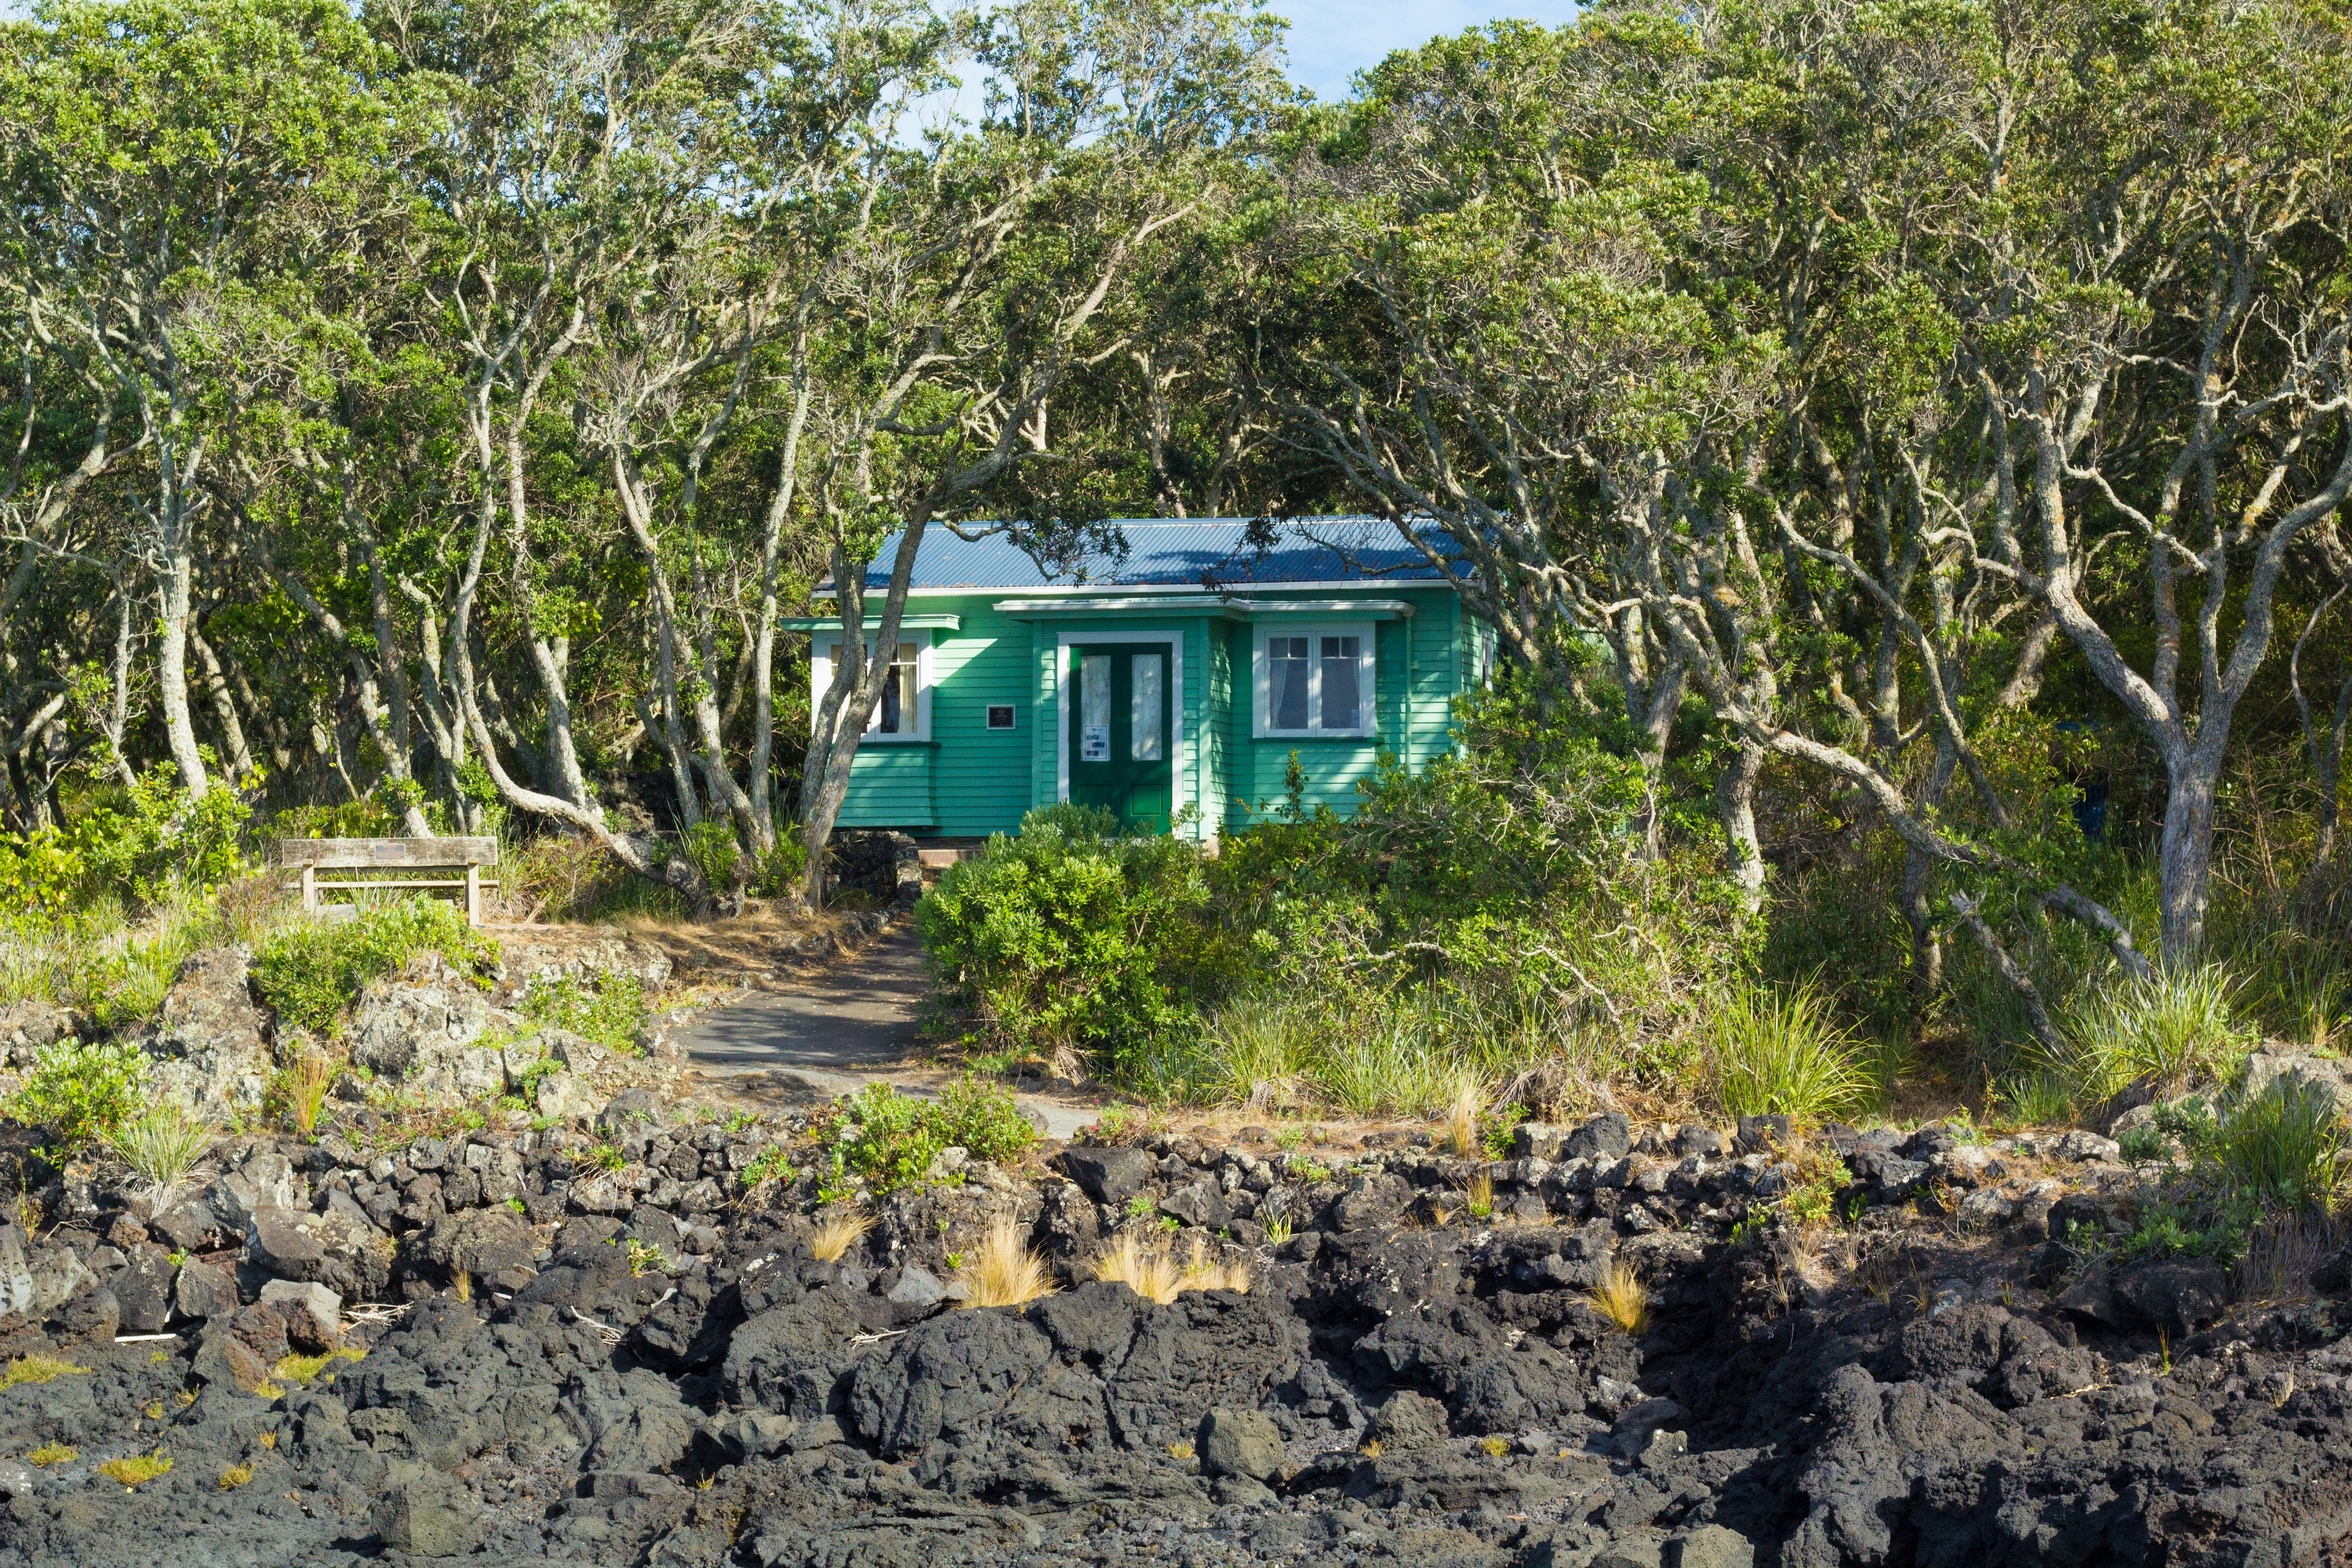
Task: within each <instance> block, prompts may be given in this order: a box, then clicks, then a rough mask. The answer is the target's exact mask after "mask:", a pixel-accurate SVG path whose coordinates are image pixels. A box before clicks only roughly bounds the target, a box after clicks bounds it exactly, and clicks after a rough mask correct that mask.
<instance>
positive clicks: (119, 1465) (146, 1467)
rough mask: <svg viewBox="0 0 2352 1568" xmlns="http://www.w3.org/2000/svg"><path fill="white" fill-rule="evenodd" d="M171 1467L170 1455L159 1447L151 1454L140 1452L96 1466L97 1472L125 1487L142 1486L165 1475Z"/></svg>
mask: <svg viewBox="0 0 2352 1568" xmlns="http://www.w3.org/2000/svg"><path fill="white" fill-rule="evenodd" d="M171 1468H172V1456H171V1455H169V1454H167V1453H165V1452H163V1450H162V1449H161V1448H158V1449H156V1450H155V1451H154V1452H153V1453H152V1454H140V1455H136V1456H133V1457H131V1458H121V1459H109V1460H107V1461H106V1463H104V1464H102V1465H100V1466H99V1467H98V1473H99V1474H100V1475H102V1476H106V1477H108V1478H110V1479H113V1480H118V1481H121V1483H122V1484H123V1485H124V1486H126V1487H136V1486H144V1485H145V1484H146V1483H147V1482H149V1481H152V1480H153V1479H155V1478H156V1477H158V1476H162V1475H167V1474H169V1473H170V1471H171Z"/></svg>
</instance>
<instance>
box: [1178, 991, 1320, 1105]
mask: <svg viewBox="0 0 2352 1568" xmlns="http://www.w3.org/2000/svg"><path fill="white" fill-rule="evenodd" d="M1203 1045H1204V1047H1205V1048H1206V1050H1207V1052H1208V1056H1209V1062H1210V1068H1209V1070H1208V1071H1207V1072H1206V1073H1205V1074H1204V1075H1203V1077H1204V1078H1205V1079H1207V1082H1206V1083H1205V1085H1204V1086H1203V1087H1205V1088H1206V1089H1208V1090H1209V1092H1210V1093H1211V1094H1212V1095H1213V1096H1214V1097H1215V1098H1217V1099H1220V1100H1233V1101H1234V1102H1236V1103H1239V1104H1242V1105H1247V1106H1251V1107H1254V1108H1262V1109H1278V1108H1281V1107H1285V1106H1288V1105H1292V1104H1295V1103H1296V1102H1297V1100H1298V1099H1299V1097H1300V1096H1301V1095H1302V1094H1303V1093H1305V1092H1306V1089H1307V1083H1308V1079H1309V1077H1310V1075H1311V1074H1312V1072H1313V1070H1314V1067H1315V1037H1314V1034H1313V1032H1312V1030H1310V1029H1309V1028H1308V1027H1307V1020H1306V1019H1305V1018H1304V1017H1303V1016H1301V1015H1300V1013H1299V1012H1298V1011H1297V1009H1296V1008H1293V1007H1289V1006H1286V1005H1284V1004H1283V1003H1281V1002H1280V1001H1277V1000H1276V999H1275V998H1273V997H1270V996H1264V995H1254V996H1245V997H1243V998H1242V999H1240V1000H1239V1001H1236V1002H1234V1003H1232V1004H1231V1005H1227V1006H1226V1007H1224V1008H1223V1009H1222V1010H1220V1011H1219V1012H1218V1013H1217V1015H1216V1016H1214V1017H1213V1018H1212V1019H1210V1021H1209V1026H1208V1028H1207V1030H1206V1031H1205V1033H1204V1035H1203Z"/></svg>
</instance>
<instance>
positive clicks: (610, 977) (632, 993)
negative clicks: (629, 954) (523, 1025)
mask: <svg viewBox="0 0 2352 1568" xmlns="http://www.w3.org/2000/svg"><path fill="white" fill-rule="evenodd" d="M522 1016H524V1017H526V1018H529V1019H530V1021H531V1022H532V1023H534V1024H538V1025H540V1026H542V1027H546V1028H555V1029H568V1030H570V1031H571V1032H572V1033H573V1034H575V1035H579V1036H583V1037H585V1038H587V1039H591V1040H593V1041H594V1042H595V1043H596V1044H598V1045H600V1046H603V1047H604V1048H605V1049H606V1050H610V1051H618V1052H621V1053H623V1054H624V1055H627V1056H635V1055H636V1054H637V1033H638V1031H639V1030H641V1029H643V1028H644V1027H645V1026H646V1019H647V1018H649V1017H651V1016H653V1008H652V1006H651V1005H648V1004H647V1003H646V988H645V983H644V982H643V981H641V980H639V979H638V978H637V977H636V976H635V975H634V974H600V975H598V976H597V977H596V980H595V982H594V984H590V985H583V984H580V982H579V981H577V980H575V979H573V978H572V976H571V975H569V974H564V975H558V976H556V977H555V978H553V979H551V980H543V981H540V982H537V983H535V984H533V985H532V986H531V987H530V990H529V991H527V992H525V993H524V994H523V999H522Z"/></svg>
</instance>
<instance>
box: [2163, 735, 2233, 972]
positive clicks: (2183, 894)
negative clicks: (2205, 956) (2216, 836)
mask: <svg viewBox="0 0 2352 1568" xmlns="http://www.w3.org/2000/svg"><path fill="white" fill-rule="evenodd" d="M2211 722H2212V721H2210V720H2209V721H2208V723H2209V724H2210V723H2211ZM2198 739H2199V741H2200V742H2203V741H2204V740H2206V739H2207V737H2206V736H2205V735H2202V734H2200V736H2199V737H2198ZM2208 751H2209V748H2208V747H2207V746H2205V745H2203V744H2201V743H2200V745H2198V746H2196V747H2194V748H2193V749H2191V751H2190V752H2189V755H2188V756H2187V757H2186V758H2185V759H2183V760H2182V762H2181V763H2180V764H2179V766H2178V767H2174V768H2170V769H2168V770H2167V773H2168V775H2169V777H2168V782H2169V784H2170V791H2169V793H2168V795H2167V797H2166V799H2165V803H2164V831H2163V835H2162V837H2160V838H2159V839H2158V847H2157V867H2158V875H2159V878H2160V879H2161V882H2162V888H2163V891H2162V894H2161V898H2162V904H2161V911H2162V920H2161V924H2160V926H2159V928H2158V929H2159V931H2161V933H2162V943H2161V946H2162V949H2163V953H2164V961H2165V963H2168V964H2181V963H2187V962H2189V960H2190V959H2192V958H2194V957H2195V956H2196V954H2197V950H2198V949H2199V948H2200V947H2201V946H2203V945H2204V942H2205V904H2206V900H2207V897H2208V894H2209V892H2210V889H2211V884H2212V874H2213V817H2214V808H2215V805H2217V799H2218V795H2219V787H2218V786H2219V784H2220V776H2219V775H2220V773H2221V768H2220V766H2219V762H2220V753H2221V747H2220V746H2213V747H2210V752H2211V753H2212V755H2211V756H2210V758H2209V757H2208V755H2207V752H2208Z"/></svg>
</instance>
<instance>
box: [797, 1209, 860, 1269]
mask: <svg viewBox="0 0 2352 1568" xmlns="http://www.w3.org/2000/svg"><path fill="white" fill-rule="evenodd" d="M873 1228H874V1216H873V1215H870V1214H861V1213H859V1212H858V1211H857V1210H856V1209H835V1210H834V1211H833V1212H832V1213H831V1214H829V1215H825V1216H824V1220H823V1221H821V1222H820V1223H819V1224H818V1226H817V1227H816V1239H815V1240H814V1241H812V1242H811V1243H810V1244H809V1250H810V1251H812V1252H814V1253H815V1254H816V1260H817V1261H818V1262H819V1263H838V1262H840V1261H841V1259H842V1258H843V1256H844V1255H845V1254H846V1253H847V1252H848V1251H849V1249H850V1248H851V1247H855V1246H856V1245H857V1244H858V1243H859V1242H860V1241H863V1240H864V1239H866V1232H867V1231H870V1230H872V1229H873Z"/></svg>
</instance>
